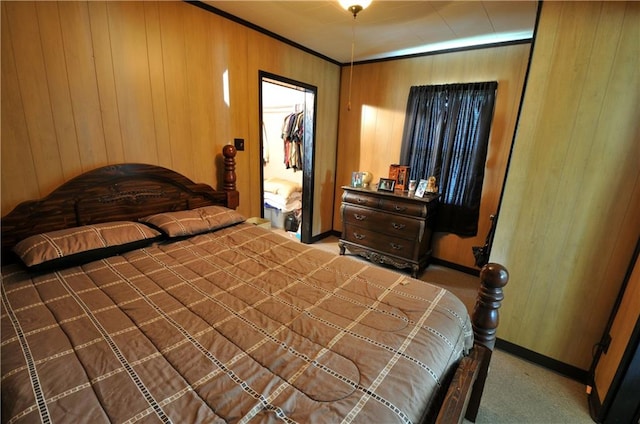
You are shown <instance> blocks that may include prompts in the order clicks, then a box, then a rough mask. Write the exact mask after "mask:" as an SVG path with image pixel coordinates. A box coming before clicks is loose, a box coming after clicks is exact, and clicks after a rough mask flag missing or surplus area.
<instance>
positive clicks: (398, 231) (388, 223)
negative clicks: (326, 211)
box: [342, 205, 424, 240]
mask: <svg viewBox="0 0 640 424" xmlns="http://www.w3.org/2000/svg"><path fill="white" fill-rule="evenodd" d="M342 219H343V220H344V222H345V223H347V224H353V225H357V226H359V227H363V228H367V229H370V230H374V231H377V232H380V233H384V234H387V235H390V236H394V237H402V238H404V239H407V240H415V239H416V237H417V236H418V234H420V233H421V230H422V227H423V226H424V222H423V221H422V220H420V219H416V218H408V217H405V216H401V215H395V214H390V213H386V212H379V211H376V210H373V209H368V208H360V207H358V206H352V205H343V206H342Z"/></svg>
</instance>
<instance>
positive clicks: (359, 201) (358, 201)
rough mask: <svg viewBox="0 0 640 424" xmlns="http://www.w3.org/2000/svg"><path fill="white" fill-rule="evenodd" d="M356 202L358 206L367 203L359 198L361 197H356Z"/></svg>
mask: <svg viewBox="0 0 640 424" xmlns="http://www.w3.org/2000/svg"><path fill="white" fill-rule="evenodd" d="M356 202H357V203H360V204H363V203H367V199H363V198H361V197H357V198H356Z"/></svg>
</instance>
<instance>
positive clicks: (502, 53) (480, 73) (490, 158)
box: [333, 43, 530, 267]
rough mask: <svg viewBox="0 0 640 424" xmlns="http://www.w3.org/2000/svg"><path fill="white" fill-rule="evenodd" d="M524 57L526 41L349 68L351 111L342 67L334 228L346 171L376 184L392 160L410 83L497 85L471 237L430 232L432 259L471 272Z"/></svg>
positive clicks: (496, 196) (509, 135) (494, 197)
mask: <svg viewBox="0 0 640 424" xmlns="http://www.w3.org/2000/svg"><path fill="white" fill-rule="evenodd" d="M529 52H530V44H528V43H527V44H519V45H511V46H503V47H494V48H486V49H479V50H471V51H463V52H455V53H447V54H439V55H433V56H423V57H417V58H407V59H400V60H392V61H385V62H376V63H370V64H362V65H356V66H354V69H353V86H352V88H351V110H348V106H349V105H348V99H349V85H348V84H349V72H347V69H346V68H345V72H343V77H342V85H341V97H340V98H341V103H340V125H339V145H338V168H337V175H336V181H337V185H338V189H337V190H336V196H335V205H334V227H333V228H334V229H335V230H338V231H341V230H342V222H341V220H340V199H341V196H342V190H341V189H340V188H339V187H340V186H342V185H349V184H350V182H351V172H353V171H369V172H371V173H373V181H374V182H377V181H378V179H379V178H380V177H385V178H386V177H387V176H388V174H389V165H390V164H392V163H398V161H399V159H400V147H401V142H402V133H403V128H404V117H405V111H406V107H407V98H408V96H409V89H410V88H411V86H414V85H430V84H449V83H460V82H479V81H498V91H497V97H496V104H495V113H494V118H493V125H492V130H491V136H490V137H491V138H490V141H489V151H488V154H487V165H486V173H485V179H484V184H483V188H482V202H481V205H480V222H479V229H478V235H477V236H476V237H466V238H461V237H458V236H455V235H450V234H441V233H436V235H435V237H434V243H433V249H434V256H435V257H436V258H439V259H443V260H446V261H448V262H452V263H455V264H459V265H463V266H467V267H473V266H474V257H473V254H472V250H471V247H472V246H481V245H483V244H484V241H485V237H486V235H487V232H488V231H489V225H490V221H489V216H490V215H491V214H495V213H496V212H497V210H498V203H499V200H500V195H501V191H502V186H503V182H504V178H505V172H506V168H507V161H508V158H509V152H510V148H511V143H512V140H513V134H514V130H515V125H516V119H517V114H518V107H519V105H520V99H521V94H522V88H523V84H524V78H525V73H526V69H527V63H528V60H529Z"/></svg>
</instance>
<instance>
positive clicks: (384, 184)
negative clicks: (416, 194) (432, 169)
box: [378, 178, 426, 192]
mask: <svg viewBox="0 0 640 424" xmlns="http://www.w3.org/2000/svg"><path fill="white" fill-rule="evenodd" d="M425 187H426V186H425ZM395 188H396V180H392V179H391V178H380V182H379V183H378V191H390V192H393V190H395Z"/></svg>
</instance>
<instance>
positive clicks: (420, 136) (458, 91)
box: [400, 81, 498, 236]
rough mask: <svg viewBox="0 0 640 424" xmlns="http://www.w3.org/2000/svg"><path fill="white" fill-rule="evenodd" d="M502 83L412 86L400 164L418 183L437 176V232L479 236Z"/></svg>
mask: <svg viewBox="0 0 640 424" xmlns="http://www.w3.org/2000/svg"><path fill="white" fill-rule="evenodd" d="M497 87H498V83H497V82H495V81H493V82H481V83H471V84H446V85H424V86H413V87H411V90H410V92H409V99H408V101H407V113H406V117H405V125H404V134H403V140H402V150H401V153H400V161H401V163H402V164H407V165H408V166H410V167H411V178H412V179H415V180H420V179H426V178H428V177H429V176H432V175H433V176H435V177H436V181H437V184H438V186H439V191H440V193H441V197H440V206H439V210H438V219H437V222H436V228H435V230H436V231H443V232H449V233H454V234H458V235H460V236H475V235H477V233H478V216H479V213H480V197H481V195H482V183H483V179H484V169H485V161H486V158H487V148H488V144H489V133H490V131H491V121H492V119H493V109H494V102H495V95H496V89H497Z"/></svg>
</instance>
